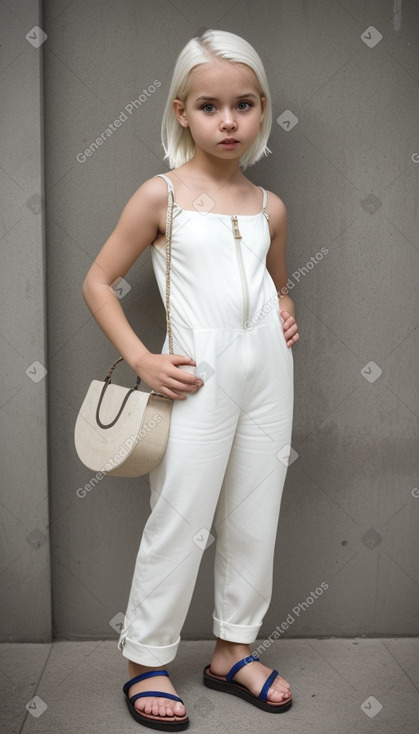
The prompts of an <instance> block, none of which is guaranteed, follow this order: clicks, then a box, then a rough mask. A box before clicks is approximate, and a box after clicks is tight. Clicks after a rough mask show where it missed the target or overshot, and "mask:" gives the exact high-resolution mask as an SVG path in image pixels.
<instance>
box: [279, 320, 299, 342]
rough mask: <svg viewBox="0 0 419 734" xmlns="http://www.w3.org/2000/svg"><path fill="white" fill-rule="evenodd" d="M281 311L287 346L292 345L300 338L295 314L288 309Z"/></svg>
mask: <svg viewBox="0 0 419 734" xmlns="http://www.w3.org/2000/svg"><path fill="white" fill-rule="evenodd" d="M279 313H280V316H281V318H282V319H284V323H283V324H282V328H283V330H284V336H285V341H286V343H287V347H292V345H293V344H295V342H297V341H298V339H299V336H298V326H297V323H296V321H295V318H294V316H291V314H289V313H288V311H280V312H279Z"/></svg>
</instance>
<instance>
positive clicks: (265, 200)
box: [259, 186, 269, 220]
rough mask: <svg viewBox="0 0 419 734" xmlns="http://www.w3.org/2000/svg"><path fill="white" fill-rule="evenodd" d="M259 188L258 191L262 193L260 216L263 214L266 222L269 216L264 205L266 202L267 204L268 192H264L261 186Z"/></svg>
mask: <svg viewBox="0 0 419 734" xmlns="http://www.w3.org/2000/svg"><path fill="white" fill-rule="evenodd" d="M259 188H260V190H261V192H262V194H263V201H262V212H261V213H262V214H264V215H265V217H266V219H268V220H269V214H268V212H267V211H265V206H266V204H267V202H268V192H267V191H265V189H263V188H262V186H259Z"/></svg>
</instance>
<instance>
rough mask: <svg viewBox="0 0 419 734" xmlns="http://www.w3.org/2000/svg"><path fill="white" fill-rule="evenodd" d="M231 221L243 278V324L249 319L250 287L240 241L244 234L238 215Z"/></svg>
mask: <svg viewBox="0 0 419 734" xmlns="http://www.w3.org/2000/svg"><path fill="white" fill-rule="evenodd" d="M231 222H232V225H233V235H234V239H235V241H236V254H237V262H238V264H239V272H240V278H241V282H242V289H243V324H246V323H247V322H248V321H249V288H248V285H247V280H246V272H245V269H244V264H243V253H242V249H241V243H240V240H241V239H242V236H241V234H240V230H239V223H238V220H237V217H236V216H232V217H231Z"/></svg>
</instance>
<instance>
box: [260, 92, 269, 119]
mask: <svg viewBox="0 0 419 734" xmlns="http://www.w3.org/2000/svg"><path fill="white" fill-rule="evenodd" d="M266 106H267V101H266V97H261V98H260V109H261V115H260V121H261V122H262V121H263V118H264V117H265V112H266Z"/></svg>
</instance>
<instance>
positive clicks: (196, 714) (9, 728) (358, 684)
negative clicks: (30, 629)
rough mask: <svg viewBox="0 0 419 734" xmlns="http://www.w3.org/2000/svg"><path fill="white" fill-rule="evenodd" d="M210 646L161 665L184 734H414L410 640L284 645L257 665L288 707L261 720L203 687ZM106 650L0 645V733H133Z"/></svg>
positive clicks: (80, 645)
mask: <svg viewBox="0 0 419 734" xmlns="http://www.w3.org/2000/svg"><path fill="white" fill-rule="evenodd" d="M212 648H213V643H212V642H211V641H199V642H189V641H183V642H182V644H181V647H180V650H179V653H178V656H177V658H176V660H175V661H174V662H173V663H171V664H170V666H168V669H169V672H170V674H171V677H172V679H173V681H174V683H175V685H176V686H177V688H178V693H179V695H180V696H181V697H182V698H183V699H184V701H185V703H186V706H187V711H188V715H189V717H190V722H191V723H190V726H189V730H188V731H191V732H199V733H200V734H207V732H208V734H209V733H210V732H211V734H214V732H216V733H218V732H224V731H227V732H228V733H229V734H231V733H233V732H238V733H239V732H240V733H243V734H247V732H248V733H249V734H254V732H260V731H263V734H265V733H266V734H269V733H270V732H281V733H282V734H304V733H305V732H308V733H309V734H329V732H333V734H363V732H368V734H375V732H377V734H418V732H419V695H418V688H419V638H397V639H364V638H357V639H288V640H280V641H277V642H274V643H273V644H272V645H271V647H270V648H269V650H267V651H266V652H265V653H264V655H263V658H262V659H263V662H264V663H265V664H266V665H269V666H270V667H275V668H277V669H278V670H279V672H280V673H281V674H282V675H283V676H284V677H285V678H286V679H287V680H289V682H290V683H291V685H292V689H293V695H294V703H293V706H292V708H291V709H290V710H289V711H288V712H284V713H283V714H281V715H276V716H275V715H272V714H267V713H264V712H262V711H259V710H257V709H255V708H254V707H253V706H250V705H249V704H247V703H245V702H243V701H240V700H239V699H238V698H236V697H234V696H229V695H227V694H224V693H218V692H216V691H211V690H209V689H207V688H205V687H204V686H203V685H202V683H201V676H202V670H203V668H204V666H205V664H207V663H208V662H209V659H210V655H211V651H212ZM126 680H127V673H126V660H125V659H124V658H122V656H121V654H120V653H119V651H118V650H117V647H116V642H109V641H97V640H95V641H91V642H65V641H63V642H61V641H57V642H53V643H51V644H44V645H41V644H2V645H1V647H0V693H1V714H0V730H1V732H2V734H3V733H4V734H18V733H19V734H20V733H22V734H32V733H34V734H97V733H98V732H100V733H101V734H116V733H118V734H119V733H120V732H124V733H126V734H130V732H132V734H135V733H137V734H139V732H142V731H144V732H145V731H147V730H146V729H145V728H144V727H141V726H139V725H138V724H136V722H135V721H133V719H131V717H130V716H129V714H128V710H127V708H126V704H125V701H124V697H123V694H122V690H121V688H122V684H123V683H124V682H125V681H126Z"/></svg>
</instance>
